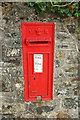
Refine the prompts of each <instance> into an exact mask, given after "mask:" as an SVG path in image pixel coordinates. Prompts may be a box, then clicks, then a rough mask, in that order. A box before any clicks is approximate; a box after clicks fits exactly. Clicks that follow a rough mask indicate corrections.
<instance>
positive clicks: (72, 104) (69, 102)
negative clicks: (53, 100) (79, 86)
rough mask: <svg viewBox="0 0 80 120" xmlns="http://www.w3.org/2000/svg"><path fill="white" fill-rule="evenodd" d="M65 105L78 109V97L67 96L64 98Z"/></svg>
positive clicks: (65, 106)
mask: <svg viewBox="0 0 80 120" xmlns="http://www.w3.org/2000/svg"><path fill="white" fill-rule="evenodd" d="M62 104H63V107H64V108H67V109H71V108H74V109H77V108H78V98H65V100H63V103H62Z"/></svg>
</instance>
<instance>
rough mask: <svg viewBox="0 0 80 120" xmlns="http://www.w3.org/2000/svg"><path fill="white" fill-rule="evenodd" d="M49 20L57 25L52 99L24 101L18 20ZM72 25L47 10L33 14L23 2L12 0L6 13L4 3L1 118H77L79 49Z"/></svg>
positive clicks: (19, 21) (33, 11)
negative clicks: (13, 1) (71, 29)
mask: <svg viewBox="0 0 80 120" xmlns="http://www.w3.org/2000/svg"><path fill="white" fill-rule="evenodd" d="M10 4H11V3H10ZM54 16H55V17H54ZM49 21H51V22H55V25H56V27H55V31H56V32H55V55H54V73H53V75H54V84H53V100H52V101H40V102H38V101H35V102H24V79H23V66H22V65H23V64H22V44H21V22H49ZM73 25H74V23H70V24H69V23H67V22H66V23H63V22H62V21H61V19H58V17H57V16H56V15H55V14H53V13H52V12H50V11H47V12H46V13H45V14H44V15H41V14H36V12H35V9H34V8H33V7H28V6H27V5H26V4H25V3H12V4H11V5H10V8H9V10H8V11H7V12H6V11H5V9H4V5H3V21H2V24H0V28H2V29H3V30H4V34H3V39H2V43H1V44H2V62H1V63H0V70H1V71H2V77H1V78H2V94H0V99H2V100H0V101H1V102H0V106H2V110H1V109H0V110H1V111H0V113H1V114H3V118H5V119H6V118H64V119H65V118H68V119H69V118H77V119H78V118H79V105H78V101H79V92H78V91H79V89H80V84H79V81H80V79H79V77H78V69H79V70H80V66H78V61H79V59H78V58H79V56H78V51H79V50H78V40H77V39H76V37H75V36H74V31H73V32H72V31H71V32H70V28H71V26H73ZM1 66H2V69H1ZM1 78H0V80H1Z"/></svg>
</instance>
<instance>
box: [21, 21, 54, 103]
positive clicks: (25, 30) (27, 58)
mask: <svg viewBox="0 0 80 120" xmlns="http://www.w3.org/2000/svg"><path fill="white" fill-rule="evenodd" d="M21 32H22V53H23V72H24V82H25V89H24V100H25V101H36V100H37V99H38V98H40V99H41V100H52V98H53V62H54V59H53V58H54V23H40V22H37V23H22V24H21Z"/></svg>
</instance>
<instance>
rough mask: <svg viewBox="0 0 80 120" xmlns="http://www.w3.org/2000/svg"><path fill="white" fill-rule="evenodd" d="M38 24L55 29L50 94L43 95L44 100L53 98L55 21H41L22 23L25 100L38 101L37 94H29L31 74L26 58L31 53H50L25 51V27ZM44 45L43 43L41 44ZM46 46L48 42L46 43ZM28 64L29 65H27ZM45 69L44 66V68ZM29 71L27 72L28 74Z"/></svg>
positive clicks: (53, 33)
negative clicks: (29, 73)
mask: <svg viewBox="0 0 80 120" xmlns="http://www.w3.org/2000/svg"><path fill="white" fill-rule="evenodd" d="M30 25H32V26H34V25H35V26H36V25H39V26H40V25H41V26H45V25H47V26H50V25H51V26H52V29H53V32H52V44H53V45H52V50H53V51H52V54H51V57H52V61H51V66H50V68H49V69H51V73H50V76H51V80H49V84H48V85H49V86H48V87H49V88H48V96H46V97H44V96H42V101H45V100H52V99H53V65H54V35H55V29H54V28H55V25H54V23H53V22H51V23H41V22H37V23H35V22H28V23H21V32H22V53H23V54H22V55H23V75H24V82H25V88H24V100H25V101H36V99H37V98H36V96H34V97H30V96H29V81H28V78H29V75H28V68H29V67H28V61H27V62H26V59H28V58H29V57H28V56H29V54H50V52H45V51H43V52H40V51H35V52H31V51H30V52H28V53H25V48H24V39H25V36H26V32H25V29H26V26H30ZM34 46H36V45H34ZM41 46H42V45H41ZM45 46H46V44H45ZM25 66H27V67H25ZM43 69H44V68H43ZM26 73H27V74H26ZM37 74H40V73H37Z"/></svg>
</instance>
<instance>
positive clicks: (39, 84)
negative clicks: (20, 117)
mask: <svg viewBox="0 0 80 120" xmlns="http://www.w3.org/2000/svg"><path fill="white" fill-rule="evenodd" d="M48 67H49V54H48V53H47V54H46V53H43V54H41V53H39V54H36V53H34V54H33V53H29V54H28V83H29V84H28V85H29V86H28V89H29V97H30V96H47V95H48V77H49V76H48V75H49V74H48V72H49V68H48Z"/></svg>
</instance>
